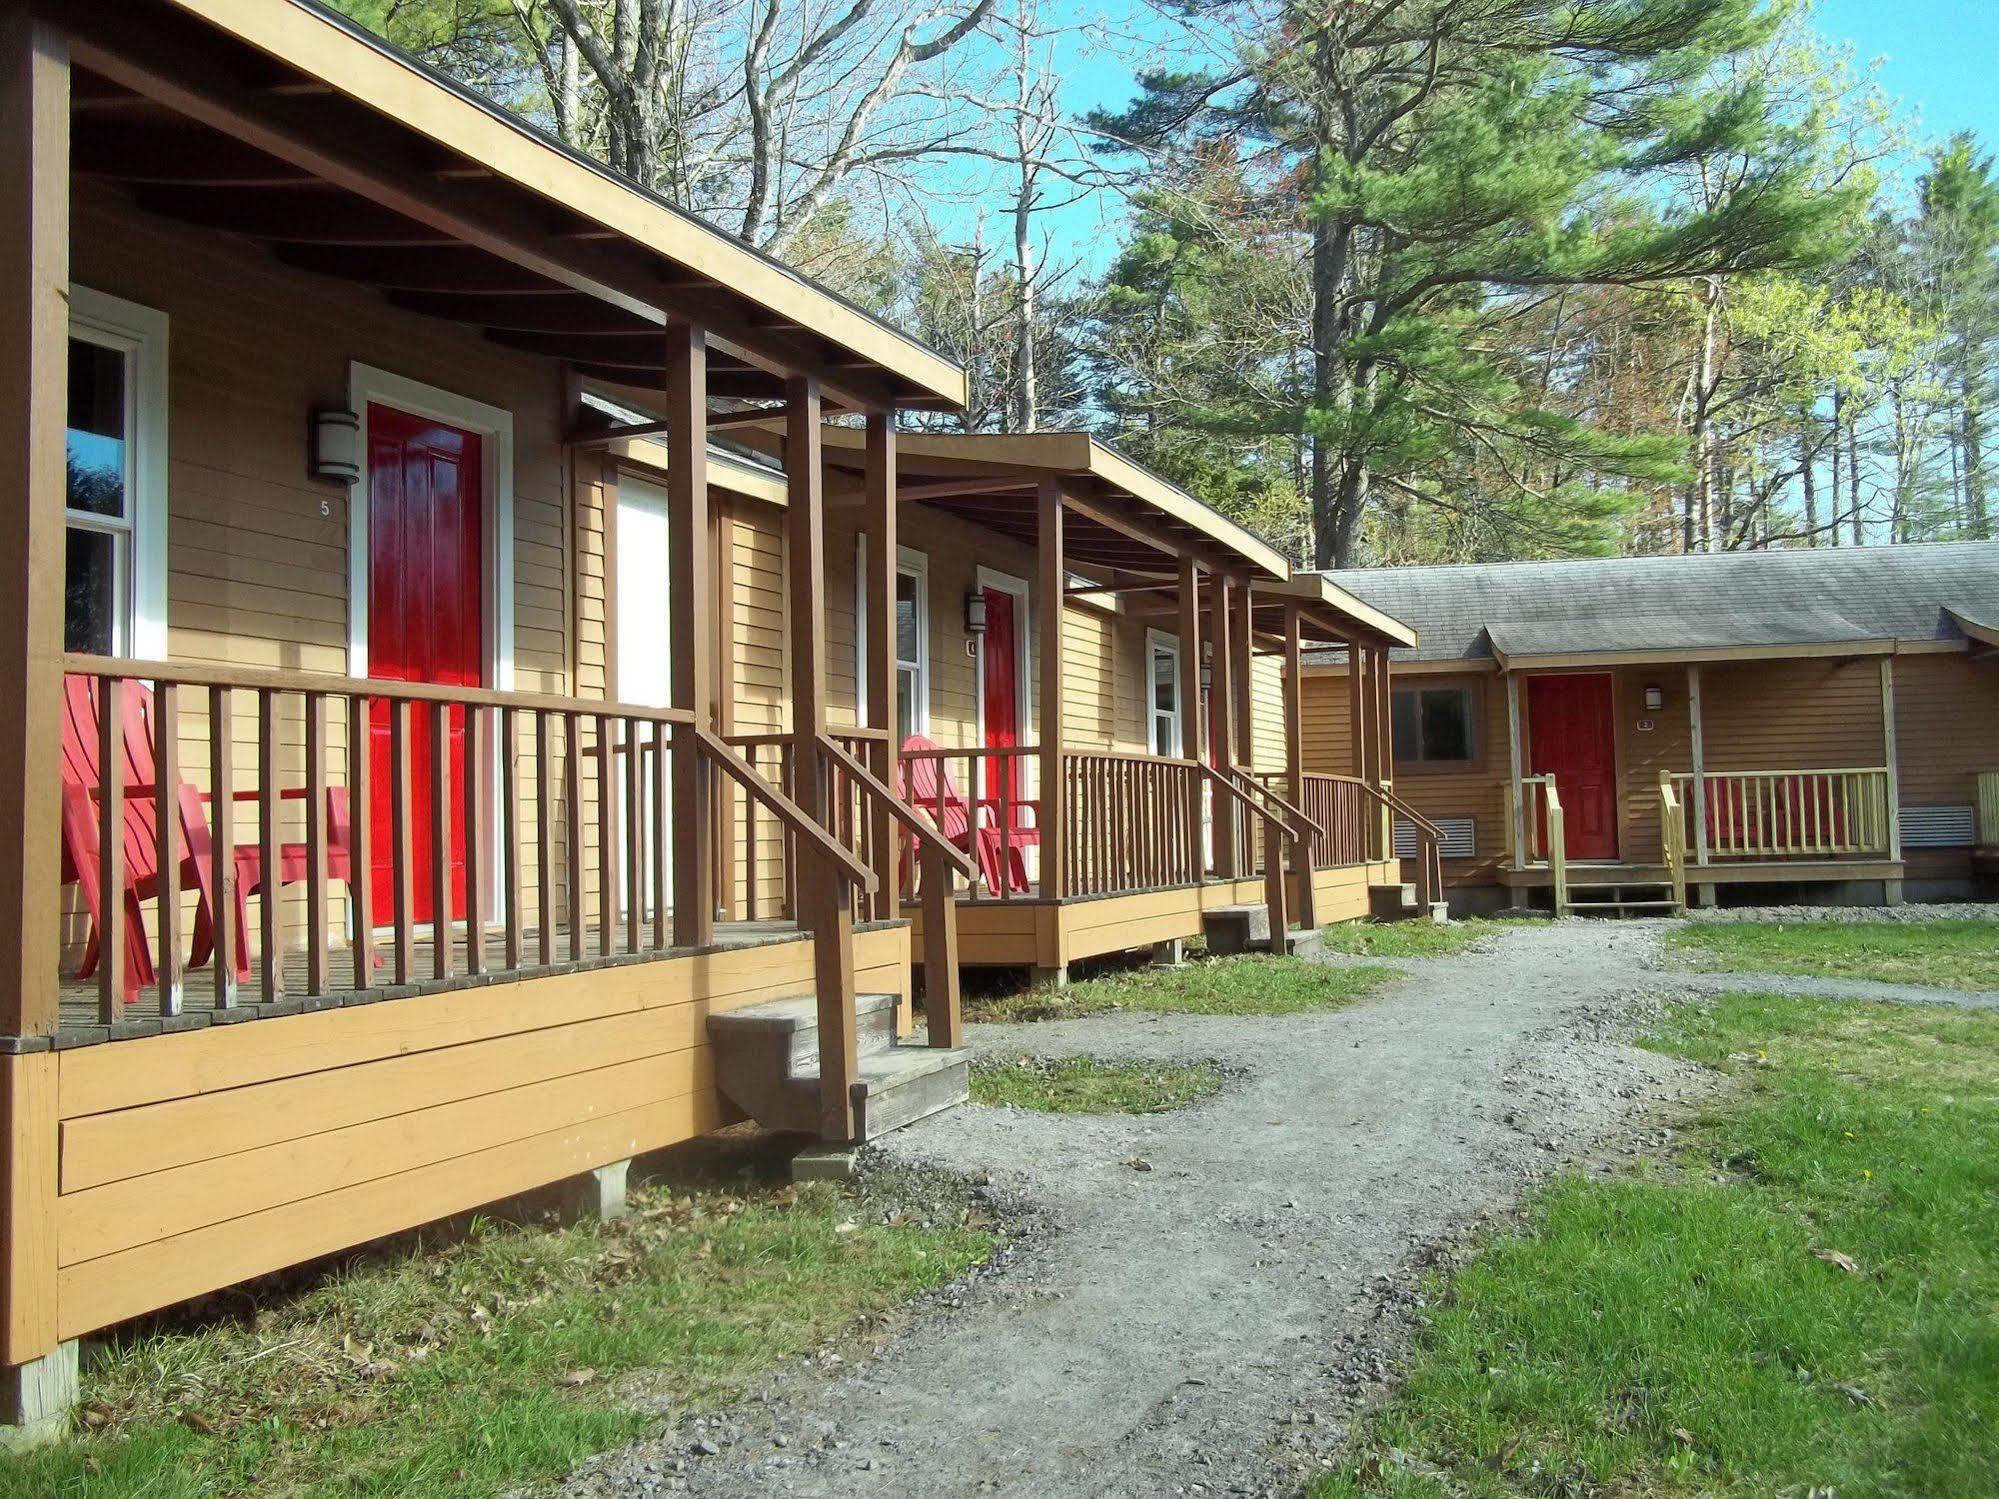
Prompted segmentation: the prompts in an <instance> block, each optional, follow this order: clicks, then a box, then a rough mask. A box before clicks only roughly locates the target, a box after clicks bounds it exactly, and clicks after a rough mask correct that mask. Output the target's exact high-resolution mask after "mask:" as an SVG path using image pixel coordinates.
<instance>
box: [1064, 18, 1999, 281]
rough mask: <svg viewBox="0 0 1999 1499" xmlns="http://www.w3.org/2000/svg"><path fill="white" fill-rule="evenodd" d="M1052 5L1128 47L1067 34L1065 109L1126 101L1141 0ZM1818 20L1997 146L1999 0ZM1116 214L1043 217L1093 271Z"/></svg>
mask: <svg viewBox="0 0 1999 1499" xmlns="http://www.w3.org/2000/svg"><path fill="white" fill-rule="evenodd" d="M1055 10H1056V13H1058V14H1059V13H1060V12H1062V11H1065V10H1066V11H1069V12H1070V13H1071V15H1073V16H1074V17H1075V19H1077V20H1079V21H1080V20H1082V19H1084V18H1085V17H1087V18H1088V19H1089V20H1091V21H1097V22H1100V23H1101V24H1103V25H1106V26H1108V27H1109V28H1111V29H1112V30H1113V31H1117V32H1120V33H1121V34H1122V35H1121V38H1120V40H1121V41H1122V42H1124V43H1125V45H1119V44H1116V43H1112V44H1109V45H1092V44H1091V43H1089V42H1088V41H1086V40H1085V39H1083V38H1081V37H1071V38H1069V39H1067V40H1065V43H1064V45H1063V48H1062V64H1063V68H1064V72H1065V80H1064V82H1065V88H1066V100H1065V102H1066V103H1067V105H1068V107H1069V108H1070V109H1071V110H1073V111H1075V112H1077V113H1079V114H1080V113H1081V112H1083V111H1084V110H1087V109H1090V108H1092V107H1111V108H1115V107H1117V106H1119V105H1122V104H1123V103H1125V102H1126V101H1127V100H1129V99H1130V98H1131V96H1132V94H1133V92H1134V80H1133V71H1132V68H1131V66H1130V65H1129V63H1128V62H1127V61H1125V58H1127V57H1129V56H1130V55H1131V53H1132V50H1133V49H1132V48H1131V47H1130V46H1129V45H1128V43H1129V40H1130V38H1132V37H1134V36H1139V37H1142V36H1145V35H1147V34H1148V33H1150V34H1151V35H1153V36H1158V35H1161V34H1162V33H1163V29H1162V28H1161V25H1160V22H1159V21H1158V19H1157V17H1156V15H1154V14H1153V13H1152V11H1151V9H1150V7H1149V6H1147V5H1146V4H1145V0H1090V3H1082V0H1069V3H1067V4H1058V6H1057V7H1055ZM1816 24H1817V26H1818V28H1819V30H1820V31H1822V32H1824V33H1825V34H1826V36H1828V37H1829V38H1832V39H1833V40H1835V41H1841V42H1851V43H1852V44H1853V49H1854V53H1855V61H1856V63H1857V64H1859V65H1860V66H1862V67H1866V66H1868V65H1870V64H1872V63H1875V62H1877V61H1878V63H1879V69H1878V72H1877V73H1876V75H1875V76H1876V81H1877V82H1878V83H1879V84H1880V85H1881V87H1882V88H1883V89H1884V90H1885V91H1886V92H1887V93H1888V95H1889V96H1890V97H1891V98H1893V99H1894V100H1896V101H1897V102H1898V104H1899V105H1900V106H1901V107H1902V112H1903V114H1904V115H1905V117H1906V116H1911V115H1913V116H1914V118H1915V120H1916V130H1917V136H1918V139H1919V140H1920V141H1922V142H1928V141H1933V140H1940V139H1942V138H1943V137H1945V136H1947V135H1949V134H1951V133H1952V132H1953V131H1956V130H1962V129H1970V130H1975V131H1976V132H1978V134H1979V135H1980V136H1982V137H1983V138H1984V140H1985V142H1986V143H1987V148H1988V149H1989V150H1993V151H1999V0H1819V3H1818V6H1817V10H1816ZM1162 60H1163V59H1162ZM1120 216H1121V214H1120V205H1118V204H1117V203H1115V202H1099V203H1087V202H1086V203H1079V204H1077V205H1075V206H1074V207H1072V208H1070V209H1068V210H1066V211H1064V212H1062V213H1060V214H1058V215H1055V216H1054V217H1053V220H1052V221H1044V223H1045V224H1046V227H1047V229H1048V230H1049V231H1050V232H1051V233H1052V237H1053V239H1054V243H1053V245H1052V246H1051V249H1052V251H1053V254H1054V256H1055V258H1057V259H1063V258H1065V257H1076V256H1080V258H1081V259H1082V260H1083V261H1085V262H1088V264H1087V265H1086V266H1085V269H1088V270H1094V269H1097V268H1098V266H1099V265H1100V264H1101V261H1102V259H1103V258H1104V257H1105V256H1107V255H1108V253H1109V252H1110V251H1111V250H1112V249H1114V247H1115V245H1116V243H1117V239H1118V236H1117V234H1116V232H1115V230H1114V229H1112V228H1111V227H1110V226H1111V225H1112V224H1113V223H1114V222H1115V221H1116V220H1117V219H1118V218H1119V217H1120Z"/></svg>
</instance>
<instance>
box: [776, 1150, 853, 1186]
mask: <svg viewBox="0 0 1999 1499" xmlns="http://www.w3.org/2000/svg"><path fill="white" fill-rule="evenodd" d="M857 1154H858V1152H856V1151H855V1149H854V1147H853V1146H851V1145H808V1146H806V1147H805V1149H803V1150H801V1151H799V1152H798V1154H797V1155H795V1156H793V1157H792V1158H791V1179H792V1180H793V1181H795V1182H844V1181H852V1180H853V1179H854V1174H855V1160H856V1156H857Z"/></svg>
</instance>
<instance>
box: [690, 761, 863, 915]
mask: <svg viewBox="0 0 1999 1499" xmlns="http://www.w3.org/2000/svg"><path fill="white" fill-rule="evenodd" d="M694 737H695V739H696V741H697V742H698V743H699V744H700V746H701V748H702V751H703V752H704V753H705V754H707V756H708V757H709V758H710V759H712V760H713V761H714V762H715V763H716V764H717V765H719V766H721V767H722V769H724V770H726V771H727V772H728V773H729V775H730V776H731V777H732V778H733V779H734V780H735V781H736V782H737V784H739V785H740V786H741V787H742V788H743V789H744V790H745V791H747V792H749V794H750V795H751V796H753V797H755V798H756V799H757V800H758V801H760V802H762V803H763V804H764V805H765V806H766V807H768V808H770V810H771V811H772V812H773V813H774V814H775V815H776V816H777V818H778V820H779V821H780V822H783V823H784V824H785V825H786V826H788V827H789V828H790V829H791V831H792V832H793V833H794V834H796V835H797V836H799V837H802V838H808V839H810V840H811V841H812V842H813V843H814V844H815V845H816V846H817V848H818V850H819V852H820V853H821V854H823V855H824V856H825V858H826V862H827V863H828V864H829V865H831V866H832V868H833V869H834V870H835V871H836V872H837V873H839V874H842V875H844V876H846V878H847V880H848V881H849V882H850V883H852V884H853V885H855V886H856V887H858V888H859V889H861V890H863V891H866V892H868V893H870V894H872V893H873V892H874V891H875V889H876V888H878V882H877V881H876V879H875V872H874V871H873V870H872V869H870V868H868V866H867V865H866V864H864V863H862V862H861V861H860V860H859V859H858V858H856V857H855V856H854V855H853V854H851V853H849V852H848V851H847V850H846V849H845V848H844V847H842V846H841V844H840V841H839V840H838V839H836V838H835V837H834V836H833V835H832V834H831V833H829V832H827V831H826V829H825V828H823V827H821V826H820V825H819V823H818V821H817V820H816V819H815V818H813V817H810V816H808V815H807V814H806V811H805V809H804V808H803V807H801V806H799V805H798V803H797V802H795V801H793V800H792V799H791V798H790V797H788V796H786V795H785V794H784V793H783V792H782V791H779V790H778V789H777V788H776V787H775V786H773V785H771V784H770V782H769V781H767V780H765V779H764V778H763V777H762V776H760V775H758V774H757V773H756V771H755V770H754V769H753V768H752V767H751V765H750V763H749V761H747V760H745V759H744V758H743V757H742V756H741V755H739V754H737V753H736V752H735V750H734V749H732V748H731V747H730V746H729V744H728V742H727V741H726V740H724V739H723V738H722V737H721V736H720V735H719V734H716V733H715V732H714V731H713V730H711V729H701V728H697V729H696V730H695V731H694Z"/></svg>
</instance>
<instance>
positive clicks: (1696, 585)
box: [1327, 541, 1999, 661]
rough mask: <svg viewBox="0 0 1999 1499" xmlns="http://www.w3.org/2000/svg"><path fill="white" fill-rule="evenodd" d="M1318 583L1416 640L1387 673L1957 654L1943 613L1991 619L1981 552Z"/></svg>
mask: <svg viewBox="0 0 1999 1499" xmlns="http://www.w3.org/2000/svg"><path fill="white" fill-rule="evenodd" d="M1327 576H1328V577H1330V578H1331V579H1332V580H1333V581H1334V582H1335V583H1337V584H1338V585H1339V586H1340V587H1342V588H1345V589H1347V590H1349V591H1351V592H1352V593H1354V594H1356V595H1358V596H1359V597H1360V598H1362V599H1364V600H1366V601H1367V602H1368V603H1370V604H1372V605H1374V606H1375V607H1376V608H1378V609H1383V610H1386V611H1387V612H1388V613H1390V614H1392V615H1394V616H1395V617H1396V618H1397V619H1400V620H1402V621H1403V622H1405V623H1407V624H1411V625H1414V626H1415V627H1416V628H1417V630H1418V631H1420V632H1421V638H1422V644H1421V645H1420V646H1419V647H1418V648H1417V649H1416V650H1413V651H1402V650H1398V651H1397V652H1395V656H1396V658H1397V659H1398V660H1403V659H1406V660H1417V661H1456V660H1463V661H1489V660H1491V659H1492V658H1493V655H1494V647H1495V646H1497V648H1498V651H1499V652H1500V653H1501V654H1503V655H1506V656H1508V657H1527V656H1544V655H1568V654H1573V653H1578V652H1624V651H1648V652H1650V651H1678V650H1684V651H1687V652H1690V653H1691V652H1697V651H1702V650H1711V649H1716V648H1719V647H1726V646H1800V645H1839V644H1849V643H1859V642H1865V641H1874V640H1962V639H1963V638H1964V636H1963V634H1962V632H1961V631H1959V630H1958V628H1957V626H1956V625H1955V623H1953V622H1952V620H1951V619H1950V616H1949V615H1948V614H1947V613H1946V612H1945V611H1947V610H1952V609H1954V610H1956V611H1957V612H1958V613H1960V614H1962V615H1965V616H1967V617H1970V618H1974V619H1989V618H1993V617H1995V616H1999V542H1988V541H1963V542H1936V543H1929V544H1925V545H1917V546H1892V547H1840V548H1823V549H1814V550H1796V551H1760V552H1730V553H1724V554H1722V555H1719V556H1691V557H1614V558H1604V559H1601V560H1596V559H1591V560H1579V561H1566V562H1492V563H1468V564H1464V565H1460V566H1452V567H1395V568H1346V569H1342V570H1337V571H1333V572H1330V573H1328V574H1327ZM1329 659H1338V653H1334V654H1333V656H1332V657H1331V658H1329Z"/></svg>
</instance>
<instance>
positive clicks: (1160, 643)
mask: <svg viewBox="0 0 1999 1499" xmlns="http://www.w3.org/2000/svg"><path fill="white" fill-rule="evenodd" d="M1162 652H1163V653H1164V654H1165V655H1167V656H1169V657H1171V658H1172V661H1173V747H1172V748H1171V749H1168V748H1167V747H1166V746H1164V745H1162V744H1161V743H1160V742H1159V707H1158V704H1157V702H1156V700H1155V699H1154V697H1153V680H1152V664H1153V657H1154V655H1155V654H1157V653H1162ZM1185 691H1186V682H1185V680H1184V679H1183V677H1182V676H1181V672H1180V637H1179V636H1177V635H1169V634H1167V633H1166V632H1165V631H1164V630H1152V629H1148V630H1147V631H1146V632H1145V739H1146V743H1147V745H1148V746H1149V749H1148V751H1147V753H1149V754H1154V755H1165V756H1168V757H1171V758H1175V759H1177V758H1179V757H1180V755H1181V753H1182V752H1181V749H1180V725H1181V724H1182V722H1184V718H1183V715H1182V712H1181V709H1182V708H1183V706H1184V705H1185V703H1186V699H1185V697H1184V696H1182V694H1183V693H1185Z"/></svg>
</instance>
